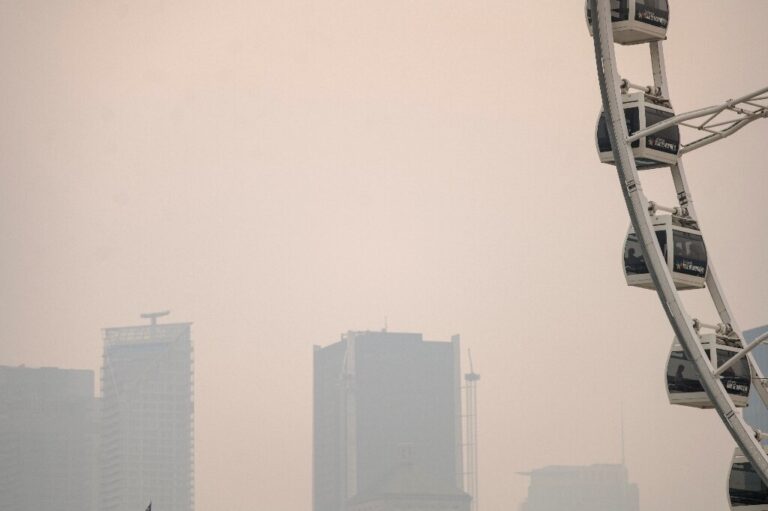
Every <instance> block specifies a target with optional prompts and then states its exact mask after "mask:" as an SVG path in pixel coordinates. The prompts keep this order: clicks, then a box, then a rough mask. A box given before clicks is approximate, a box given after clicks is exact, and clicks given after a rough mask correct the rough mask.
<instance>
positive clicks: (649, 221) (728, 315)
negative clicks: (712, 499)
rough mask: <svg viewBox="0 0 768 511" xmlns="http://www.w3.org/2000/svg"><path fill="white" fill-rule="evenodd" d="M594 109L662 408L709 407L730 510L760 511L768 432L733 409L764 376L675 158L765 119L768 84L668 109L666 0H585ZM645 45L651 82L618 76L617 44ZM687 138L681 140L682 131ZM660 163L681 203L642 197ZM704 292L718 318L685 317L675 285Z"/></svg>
mask: <svg viewBox="0 0 768 511" xmlns="http://www.w3.org/2000/svg"><path fill="white" fill-rule="evenodd" d="M586 16H587V23H588V25H589V30H590V33H591V34H592V36H593V39H594V46H595V60H596V64H597V76H598V82H599V85H600V93H601V97H602V103H603V110H602V113H601V116H600V120H599V122H598V127H597V137H596V138H597V150H598V153H599V155H600V160H601V161H602V162H603V163H608V164H612V165H615V166H616V169H617V171H618V176H619V181H620V185H621V190H622V193H623V195H624V199H625V202H626V205H627V210H628V212H629V218H630V220H631V225H630V227H629V231H628V233H627V236H626V239H625V244H624V274H625V277H626V281H627V284H628V285H630V286H636V287H640V288H645V289H651V290H655V291H656V293H657V294H658V297H659V300H660V302H661V305H662V308H663V309H664V312H665V313H666V315H667V318H668V319H669V322H670V324H671V325H672V330H673V331H674V333H675V340H674V342H673V345H672V348H671V350H670V355H669V361H668V364H667V382H666V384H667V393H668V396H669V400H670V403H672V404H675V405H683V406H693V407H697V408H705V409H714V410H715V411H716V412H717V413H718V415H719V416H720V418H721V419H722V421H723V424H725V427H726V428H727V429H728V431H729V433H730V434H731V436H732V437H733V439H734V440H735V441H736V445H737V449H736V452H735V454H734V457H733V460H732V467H731V475H730V478H729V484H728V488H729V500H730V504H731V508H732V509H734V510H738V511H767V510H768V455H767V454H766V448H765V447H764V446H763V445H762V444H761V441H762V440H764V439H767V438H768V435H767V434H764V433H762V432H760V431H758V430H755V429H753V428H752V427H751V426H749V425H748V424H747V423H746V422H745V421H744V419H743V418H742V415H741V413H740V412H739V410H738V408H740V407H743V406H746V404H747V396H748V394H749V392H750V391H752V392H757V393H758V395H759V396H760V399H761V400H762V402H763V404H764V405H765V406H766V407H768V380H766V379H765V378H764V377H763V374H762V372H761V370H760V368H759V367H758V366H757V364H756V363H755V360H754V358H753V356H752V353H751V351H752V350H753V349H754V348H755V347H757V346H758V345H759V344H761V343H762V342H764V341H766V340H768V334H765V335H762V336H760V337H758V338H757V339H755V340H754V341H752V342H750V343H749V344H747V343H746V342H745V341H744V337H743V335H742V332H741V329H740V328H739V326H738V324H737V323H736V319H735V318H734V316H733V313H732V312H731V309H730V307H729V305H728V302H727V300H726V297H725V295H724V294H723V292H722V288H721V286H720V283H719V281H718V278H717V274H716V272H715V268H714V264H713V262H712V257H711V255H710V254H709V253H708V252H707V248H706V244H705V241H704V236H703V234H702V228H701V225H700V223H699V220H698V218H697V215H696V210H695V208H694V204H693V200H692V196H691V192H690V189H689V187H688V182H687V180H686V177H685V171H684V169H683V158H682V156H683V155H684V154H686V153H688V152H691V151H693V150H695V149H699V148H701V147H703V146H706V145H709V144H711V143H713V142H716V141H718V140H720V139H723V138H725V137H728V136H730V135H732V134H733V133H735V132H737V131H738V130H740V129H741V128H743V127H744V126H746V125H747V124H749V123H751V122H753V121H755V120H757V119H760V118H765V117H768V87H766V88H763V89H760V90H758V91H755V92H753V93H751V94H746V95H744V96H741V97H739V98H737V99H731V100H728V101H725V102H723V103H721V104H719V105H714V106H709V107H706V108H701V109H698V110H694V111H692V112H687V113H683V114H677V115H676V114H675V112H674V110H673V108H672V103H671V101H670V96H669V88H668V82H667V74H666V68H665V63H664V50H663V46H662V44H663V41H664V40H665V39H666V33H667V26H668V24H669V5H668V3H667V0H587V2H586ZM615 43H616V44H622V45H628V44H647V45H648V46H649V50H650V57H651V66H652V72H653V84H650V85H638V84H635V83H633V82H632V81H631V80H630V79H629V78H627V77H621V76H620V75H619V73H618V67H617V62H616V55H615V52H614V44H615ZM682 130H686V131H687V134H689V135H690V136H691V137H690V138H691V140H690V141H689V142H687V143H683V142H682V139H681V131H682ZM657 168H667V169H669V171H670V172H671V175H672V180H673V182H674V186H675V191H676V193H677V199H678V204H677V205H671V206H663V205H660V204H658V203H656V202H654V201H652V200H649V198H647V197H646V196H645V194H644V192H643V188H642V183H641V179H640V174H639V171H645V170H648V169H657ZM702 288H706V289H707V290H708V291H709V295H710V297H711V299H712V303H713V305H714V306H715V310H716V311H717V313H718V316H719V318H711V319H710V318H704V319H698V318H693V317H691V316H690V315H689V314H688V312H687V311H686V308H685V306H684V303H683V301H682V300H681V296H680V291H684V290H689V289H702Z"/></svg>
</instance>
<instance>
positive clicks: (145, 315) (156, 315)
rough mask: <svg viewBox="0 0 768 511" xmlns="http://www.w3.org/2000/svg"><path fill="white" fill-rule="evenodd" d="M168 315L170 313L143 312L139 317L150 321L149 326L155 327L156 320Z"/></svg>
mask: <svg viewBox="0 0 768 511" xmlns="http://www.w3.org/2000/svg"><path fill="white" fill-rule="evenodd" d="M170 313H171V311H160V312H144V313H142V314H141V317H142V318H143V319H148V320H150V325H152V326H155V325H157V318H162V317H163V316H167V315H168V314H170Z"/></svg>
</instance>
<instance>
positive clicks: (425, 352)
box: [313, 331, 477, 511]
mask: <svg viewBox="0 0 768 511" xmlns="http://www.w3.org/2000/svg"><path fill="white" fill-rule="evenodd" d="M471 374H474V373H471ZM475 376H477V375H475ZM470 379H471V380H472V387H474V382H475V381H476V378H474V377H472V378H470ZM468 383H469V382H468ZM461 389H462V377H461V370H460V343H459V337H458V336H454V337H453V338H452V340H451V341H450V342H437V341H425V340H423V339H422V336H421V334H413V333H392V332H386V331H382V332H368V331H367V332H348V333H347V334H344V335H342V337H341V340H340V341H338V342H336V343H334V344H331V345H329V346H326V347H319V346H316V347H315V354H314V460H313V462H314V466H313V472H314V473H313V478H314V486H313V510H314V511H362V510H366V511H390V510H394V509H402V508H403V506H406V507H407V508H408V509H413V510H414V511H419V510H421V509H430V510H445V511H449V510H450V511H469V510H470V506H471V500H472V499H471V496H470V495H469V494H467V493H466V492H465V478H467V480H471V478H472V476H473V475H474V476H476V454H475V453H473V452H472V450H473V446H474V445H476V441H475V440H474V439H464V438H463V436H462V430H463V427H462V419H463V418H467V419H469V418H470V417H471V418H472V421H474V420H475V418H476V413H475V412H474V410H473V411H471V412H467V413H466V414H464V413H462V403H461V401H462V394H461ZM472 392H474V390H473V391H472ZM473 396H474V394H473ZM472 399H474V397H472ZM473 424H475V423H474V422H473ZM465 449H466V450H467V456H472V457H473V462H474V463H475V465H474V468H473V473H472V474H469V473H468V471H467V470H465V464H464V457H465V456H464V454H465ZM474 481H475V483H474V484H475V487H476V477H475V479H474Z"/></svg>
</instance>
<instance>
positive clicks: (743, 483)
mask: <svg viewBox="0 0 768 511" xmlns="http://www.w3.org/2000/svg"><path fill="white" fill-rule="evenodd" d="M764 450H765V451H766V452H768V447H764ZM728 501H729V503H730V505H731V509H732V510H733V511H768V486H766V484H765V483H764V482H763V481H762V479H760V476H759V475H758V473H757V472H756V471H755V469H754V467H753V466H752V464H751V463H750V462H749V460H748V459H747V457H746V456H744V454H743V453H742V452H741V449H736V451H735V452H734V453H733V460H732V461H731V473H730V475H729V477H728Z"/></svg>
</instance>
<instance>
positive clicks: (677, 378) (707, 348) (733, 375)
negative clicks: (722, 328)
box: [666, 334, 752, 408]
mask: <svg viewBox="0 0 768 511" xmlns="http://www.w3.org/2000/svg"><path fill="white" fill-rule="evenodd" d="M700 338H701V345H702V347H703V348H704V353H705V354H706V356H707V358H708V360H709V363H710V364H711V365H712V367H713V368H717V367H720V366H722V365H723V364H725V363H726V362H727V361H728V360H730V359H731V358H733V357H734V356H736V354H737V353H738V352H739V351H740V350H741V349H742V348H743V347H744V346H743V344H742V342H741V340H740V339H739V338H738V337H732V336H726V335H720V334H702V335H701V336H700ZM666 380H667V395H668V396H669V402H670V404H673V405H683V406H692V407H694V408H713V405H712V401H711V400H710V399H709V397H708V396H707V393H706V392H704V387H703V386H702V384H701V379H700V378H699V374H698V372H697V371H696V368H695V366H694V364H693V362H691V360H689V359H688V356H687V355H686V354H685V351H684V350H683V347H682V346H681V345H680V343H679V342H677V340H676V339H675V341H674V342H673V343H672V350H671V352H670V354H669V361H668V362H667V375H666ZM720 380H721V381H722V383H723V386H724V387H725V390H726V392H727V393H728V395H729V396H730V397H731V400H732V401H733V404H734V406H737V407H744V406H747V399H748V397H749V389H750V382H751V381H752V373H751V371H750V368H749V362H748V361H747V359H746V358H741V359H740V360H738V361H737V362H736V363H735V364H734V365H733V366H732V367H730V368H728V369H727V370H726V371H724V372H723V374H722V375H721V376H720Z"/></svg>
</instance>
